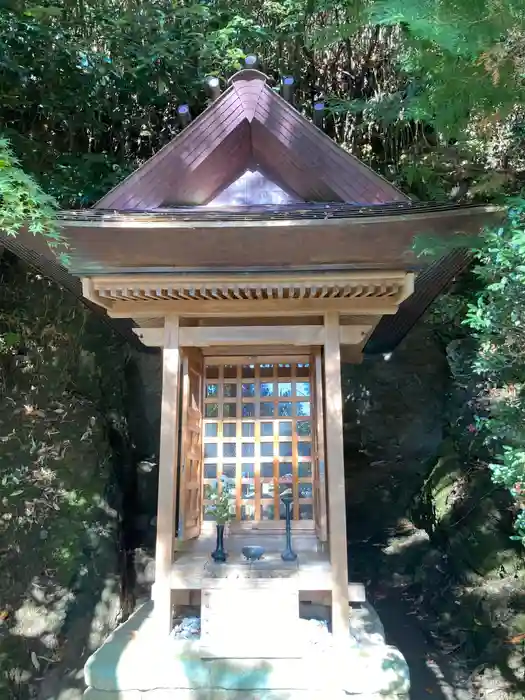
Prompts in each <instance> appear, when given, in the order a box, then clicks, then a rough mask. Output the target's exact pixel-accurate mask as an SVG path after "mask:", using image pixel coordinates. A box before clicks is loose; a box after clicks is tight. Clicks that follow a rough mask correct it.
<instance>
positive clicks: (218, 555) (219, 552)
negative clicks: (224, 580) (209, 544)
mask: <svg viewBox="0 0 525 700" xmlns="http://www.w3.org/2000/svg"><path fill="white" fill-rule="evenodd" d="M216 527H217V542H216V544H215V551H214V552H212V553H211V558H212V559H213V561H215V562H224V561H226V559H227V558H228V554H227V553H226V551H225V549H224V525H219V524H218V523H217V525H216Z"/></svg>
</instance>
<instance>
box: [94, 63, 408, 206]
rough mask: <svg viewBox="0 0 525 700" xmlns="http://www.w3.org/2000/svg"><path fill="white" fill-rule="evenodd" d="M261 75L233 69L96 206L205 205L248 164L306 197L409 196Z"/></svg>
mask: <svg viewBox="0 0 525 700" xmlns="http://www.w3.org/2000/svg"><path fill="white" fill-rule="evenodd" d="M266 80H267V78H266V76H265V75H263V74H262V73H259V72H258V71H256V70H243V71H240V72H239V73H237V74H236V75H235V76H233V77H232V79H231V84H230V87H229V88H228V89H227V90H226V91H225V92H224V93H223V94H222V95H221V96H220V97H219V98H218V99H217V100H215V101H214V102H213V103H212V104H211V105H210V106H209V107H208V108H207V109H206V110H205V111H204V112H203V113H202V114H200V115H199V116H198V117H197V118H196V119H195V120H194V121H193V122H192V123H191V124H190V125H189V126H188V127H186V128H185V129H184V130H183V131H182V132H181V133H180V134H179V135H178V136H177V137H176V138H175V139H173V140H172V141H171V142H170V143H168V144H167V145H166V146H165V147H164V148H162V149H161V150H160V151H159V152H158V153H157V154H155V155H154V156H153V157H152V158H150V159H149V160H148V161H147V162H146V163H144V164H143V165H142V166H141V167H140V168H138V169H137V170H136V171H135V172H134V173H132V174H131V175H130V176H129V177H127V178H126V179H125V180H124V181H123V182H122V183H120V184H119V185H117V186H116V187H115V188H113V189H112V190H111V191H110V192H109V193H108V194H107V195H105V196H104V197H103V198H102V199H101V200H100V201H99V202H97V204H96V205H95V208H98V209H118V210H121V211H123V210H136V209H142V210H154V209H157V208H159V207H165V206H175V205H181V204H183V205H202V204H206V203H207V202H208V201H210V200H211V199H213V197H214V196H215V195H216V194H217V193H219V192H220V191H221V190H223V189H224V188H225V187H227V186H228V185H230V184H231V183H232V182H233V181H234V180H235V179H236V178H238V177H240V176H241V175H242V174H243V173H244V172H245V171H246V170H247V169H249V168H252V169H259V170H260V171H261V172H263V173H264V174H265V175H267V176H268V177H270V178H271V179H273V180H274V181H275V182H276V183H277V184H279V185H280V186H281V187H283V189H285V190H288V191H290V192H293V193H294V194H296V195H297V196H299V197H300V198H302V199H303V200H304V201H314V202H315V201H316V202H322V201H325V202H330V201H333V202H350V203H358V204H381V203H385V202H406V201H409V198H408V197H407V196H406V195H405V194H403V193H402V192H401V191H400V190H398V189H397V188H396V187H394V186H393V185H392V184H390V183H389V182H388V181H387V180H386V179H384V178H383V177H381V176H380V175H378V174H377V173H375V172H374V171H373V170H371V168H369V167H368V166H366V165H365V164H364V163H362V162H361V161H359V160H358V159H357V158H355V157H354V156H352V155H351V154H349V153H347V152H346V151H344V150H343V149H342V148H340V147H339V146H338V145H337V144H335V143H334V141H332V139H330V138H329V137H328V136H326V134H324V133H323V132H322V131H321V130H320V129H318V128H317V127H315V126H314V125H313V124H312V122H310V121H309V120H307V119H306V118H305V117H303V116H302V115H301V114H300V113H299V112H298V111H297V110H296V109H295V108H294V107H292V106H291V105H290V104H289V103H288V102H286V100H284V99H282V98H281V97H280V96H279V95H278V94H276V93H275V92H274V91H273V90H271V89H270V88H269V87H268V85H267V83H266Z"/></svg>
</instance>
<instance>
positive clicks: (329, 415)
mask: <svg viewBox="0 0 525 700" xmlns="http://www.w3.org/2000/svg"><path fill="white" fill-rule="evenodd" d="M324 363H325V367H324V369H325V390H326V394H325V405H326V445H325V449H326V457H327V469H328V523H329V541H330V563H331V565H332V628H333V634H334V638H336V637H337V638H339V639H340V640H341V641H346V640H347V639H348V562H347V541H346V506H345V464H344V451H343V400H342V387H341V349H340V340H339V316H338V314H336V313H329V314H326V316H325V343H324Z"/></svg>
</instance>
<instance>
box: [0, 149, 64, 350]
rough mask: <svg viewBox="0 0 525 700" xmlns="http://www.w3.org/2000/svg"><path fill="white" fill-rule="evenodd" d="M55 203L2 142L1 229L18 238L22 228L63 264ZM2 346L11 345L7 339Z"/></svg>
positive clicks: (0, 161) (0, 160) (0, 158)
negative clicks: (39, 240)
mask: <svg viewBox="0 0 525 700" xmlns="http://www.w3.org/2000/svg"><path fill="white" fill-rule="evenodd" d="M55 211H56V202H55V200H54V199H53V198H52V197H50V196H49V195H46V194H45V192H43V190H42V188H41V187H40V186H39V185H38V184H37V183H36V182H35V180H34V179H33V178H32V177H31V176H30V175H28V174H27V173H25V172H24V171H23V170H22V168H21V167H20V163H19V161H18V159H17V158H15V156H14V154H13V151H12V149H11V147H10V145H9V142H8V141H7V140H6V139H3V138H0V229H1V230H2V231H3V233H5V234H6V235H8V236H16V234H17V233H18V232H19V231H20V229H21V228H22V227H27V229H28V230H29V232H30V233H32V234H33V235H35V236H36V235H39V236H43V237H44V238H45V240H46V242H47V244H48V246H49V247H50V248H51V249H52V250H54V251H55V253H56V254H57V256H58V257H59V258H60V259H61V261H62V262H63V263H65V264H66V263H67V255H66V253H65V249H66V247H67V246H66V244H65V241H64V239H63V238H62V236H61V235H60V231H59V229H58V226H57V224H56V220H55ZM2 342H4V343H6V342H9V341H8V340H6V339H4V340H3V341H2Z"/></svg>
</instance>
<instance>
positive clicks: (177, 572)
mask: <svg viewBox="0 0 525 700" xmlns="http://www.w3.org/2000/svg"><path fill="white" fill-rule="evenodd" d="M271 539H275V542H274V543H271ZM236 540H237V541H236ZM259 543H260V544H263V542H261V541H260V540H259V541H258V540H257V539H256V538H250V539H247V538H246V537H243V538H241V537H238V538H237V537H231V538H229V543H228V544H227V549H228V550H229V554H228V560H227V562H226V563H224V564H219V563H215V562H214V561H213V559H212V558H211V556H210V553H211V552H212V551H213V549H214V544H215V542H214V540H213V538H212V537H200V538H198V539H197V540H195V541H194V542H193V543H191V546H190V548H189V549H188V550H187V551H176V552H175V561H174V563H173V565H172V568H171V576H170V586H171V589H172V590H173V591H177V590H178V591H188V590H194V591H202V590H213V589H238V588H242V589H249V588H257V589H260V590H275V591H277V590H279V591H282V590H285V589H286V590H290V591H297V592H305V593H306V592H312V593H315V592H316V593H318V594H323V593H325V594H330V592H331V590H332V581H333V579H332V569H331V565H330V559H329V556H328V554H327V553H326V552H318V551H313V550H312V549H311V548H309V547H307V546H306V544H305V541H304V540H302V538H299V542H298V547H297V559H296V560H295V561H293V562H286V561H283V560H282V559H281V552H282V549H283V547H284V537H282V536H274V537H273V538H272V537H265V538H264V544H263V546H265V545H266V546H265V553H264V556H263V558H262V559H260V560H259V561H256V562H248V561H247V560H246V559H245V557H244V556H243V555H242V552H241V549H242V546H244V545H246V544H259ZM348 593H349V599H350V601H352V602H362V601H364V600H366V596H365V590H364V586H363V585H362V584H360V583H349V584H348ZM314 598H315V596H314Z"/></svg>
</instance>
